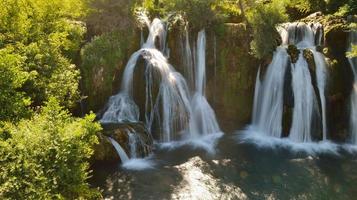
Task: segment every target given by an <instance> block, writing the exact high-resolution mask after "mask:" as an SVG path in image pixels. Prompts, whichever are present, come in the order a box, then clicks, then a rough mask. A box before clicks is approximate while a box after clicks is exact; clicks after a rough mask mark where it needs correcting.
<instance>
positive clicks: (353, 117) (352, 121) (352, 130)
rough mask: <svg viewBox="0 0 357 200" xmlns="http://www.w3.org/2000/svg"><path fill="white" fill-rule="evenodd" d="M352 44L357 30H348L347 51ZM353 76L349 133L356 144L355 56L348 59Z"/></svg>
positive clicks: (356, 41)
mask: <svg viewBox="0 0 357 200" xmlns="http://www.w3.org/2000/svg"><path fill="white" fill-rule="evenodd" d="M352 44H354V45H357V32H356V31H351V32H350V39H349V48H348V51H351V49H352ZM348 61H349V63H350V65H351V67H352V71H353V76H354V84H353V88H352V93H351V111H350V112H351V113H350V134H351V142H352V144H355V145H357V58H356V57H354V58H349V59H348Z"/></svg>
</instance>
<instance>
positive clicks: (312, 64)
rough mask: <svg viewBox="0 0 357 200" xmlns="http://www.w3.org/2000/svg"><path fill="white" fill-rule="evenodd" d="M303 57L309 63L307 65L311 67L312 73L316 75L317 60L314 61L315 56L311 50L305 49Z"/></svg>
mask: <svg viewBox="0 0 357 200" xmlns="http://www.w3.org/2000/svg"><path fill="white" fill-rule="evenodd" d="M303 56H304V58H305V60H306V61H307V64H308V65H309V69H310V71H312V72H313V73H315V72H316V64H315V60H314V54H313V53H312V51H311V50H310V49H304V51H303Z"/></svg>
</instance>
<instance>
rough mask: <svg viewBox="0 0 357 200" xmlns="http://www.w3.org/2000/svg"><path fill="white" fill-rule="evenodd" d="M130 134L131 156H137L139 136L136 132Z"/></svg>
mask: <svg viewBox="0 0 357 200" xmlns="http://www.w3.org/2000/svg"><path fill="white" fill-rule="evenodd" d="M128 136H129V147H130V158H137V148H136V146H137V145H138V137H137V135H136V134H135V133H131V132H128Z"/></svg>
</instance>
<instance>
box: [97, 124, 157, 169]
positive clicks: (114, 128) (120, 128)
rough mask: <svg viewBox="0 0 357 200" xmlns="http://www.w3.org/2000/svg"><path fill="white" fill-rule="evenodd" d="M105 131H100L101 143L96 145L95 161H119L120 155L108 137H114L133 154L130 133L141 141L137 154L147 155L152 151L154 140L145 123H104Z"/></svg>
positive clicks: (138, 144) (137, 147)
mask: <svg viewBox="0 0 357 200" xmlns="http://www.w3.org/2000/svg"><path fill="white" fill-rule="evenodd" d="M102 127H103V131H102V132H100V133H98V134H97V135H98V139H99V144H97V145H96V146H95V147H94V155H93V160H94V161H107V162H118V161H119V160H120V159H119V156H118V155H117V153H116V150H115V148H114V147H113V145H112V144H111V142H110V141H109V139H108V137H111V138H113V139H114V140H115V141H116V142H118V143H119V144H120V146H121V147H122V148H123V149H124V150H125V152H126V153H127V155H129V156H130V155H131V152H130V151H131V147H130V144H129V134H135V135H136V136H137V138H139V140H140V142H138V143H137V144H135V145H136V148H135V149H136V153H135V154H136V155H137V156H138V157H145V156H147V155H149V154H150V153H151V152H152V147H153V140H152V137H151V134H150V133H149V132H148V131H147V129H146V127H145V126H144V124H143V123H106V124H102Z"/></svg>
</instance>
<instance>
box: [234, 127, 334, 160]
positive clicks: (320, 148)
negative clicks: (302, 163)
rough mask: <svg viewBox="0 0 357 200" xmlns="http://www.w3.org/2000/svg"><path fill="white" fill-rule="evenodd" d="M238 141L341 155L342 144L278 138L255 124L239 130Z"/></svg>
mask: <svg viewBox="0 0 357 200" xmlns="http://www.w3.org/2000/svg"><path fill="white" fill-rule="evenodd" d="M237 141H238V142H240V143H250V144H254V145H255V146H257V147H258V148H269V149H279V148H283V149H287V150H289V151H290V152H291V153H306V154H308V155H317V154H323V153H326V154H333V155H339V150H340V148H341V146H340V145H338V144H335V143H333V142H330V141H328V140H326V141H320V142H303V143H302V142H295V141H293V140H291V139H289V138H277V137H272V136H268V135H264V134H262V133H261V131H259V129H257V128H256V127H254V126H249V127H247V128H246V129H245V130H243V131H239V132H237Z"/></svg>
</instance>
